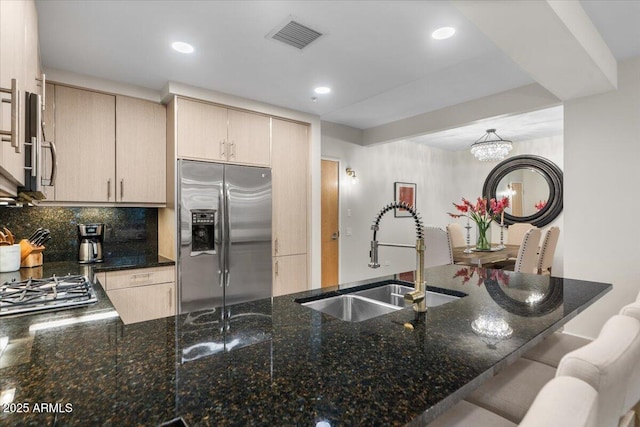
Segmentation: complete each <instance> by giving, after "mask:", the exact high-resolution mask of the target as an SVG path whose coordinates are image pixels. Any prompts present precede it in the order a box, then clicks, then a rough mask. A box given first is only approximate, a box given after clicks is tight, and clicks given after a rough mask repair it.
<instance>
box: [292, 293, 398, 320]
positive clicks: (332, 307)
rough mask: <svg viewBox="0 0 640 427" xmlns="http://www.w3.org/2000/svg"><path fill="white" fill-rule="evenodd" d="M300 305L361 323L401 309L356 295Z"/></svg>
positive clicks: (339, 296)
mask: <svg viewBox="0 0 640 427" xmlns="http://www.w3.org/2000/svg"><path fill="white" fill-rule="evenodd" d="M302 305H304V306H305V307H309V308H312V309H314V310H318V311H321V312H322V313H325V314H328V315H330V316H333V317H336V318H338V319H341V320H346V321H347V322H361V321H363V320H367V319H372V318H374V317H378V316H382V315H383V314H389V313H392V312H394V311H397V310H400V309H401V308H402V307H398V306H395V305H391V304H385V303H382V302H379V301H375V300H371V299H368V298H364V297H361V296H358V295H338V296H335V297H330V298H323V299H320V300H316V301H310V302H305V303H302Z"/></svg>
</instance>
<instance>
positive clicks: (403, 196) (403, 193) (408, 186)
mask: <svg viewBox="0 0 640 427" xmlns="http://www.w3.org/2000/svg"><path fill="white" fill-rule="evenodd" d="M393 200H394V201H396V202H397V203H406V204H407V205H409V206H413V207H414V208H415V206H416V184H414V183H411V182H395V183H394V189H393ZM394 215H395V217H396V218H404V217H410V216H411V214H410V213H409V211H408V210H406V209H401V208H397V209H395V212H394Z"/></svg>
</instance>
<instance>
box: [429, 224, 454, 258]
mask: <svg viewBox="0 0 640 427" xmlns="http://www.w3.org/2000/svg"><path fill="white" fill-rule="evenodd" d="M447 264H453V252H452V251H451V243H450V242H449V235H448V234H447V232H446V231H444V230H443V229H442V228H438V227H425V229H424V266H425V267H426V268H429V267H435V266H438V265H447Z"/></svg>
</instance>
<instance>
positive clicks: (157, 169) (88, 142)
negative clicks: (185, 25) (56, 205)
mask: <svg viewBox="0 0 640 427" xmlns="http://www.w3.org/2000/svg"><path fill="white" fill-rule="evenodd" d="M45 106H46V108H45V114H44V121H45V126H44V134H45V137H46V140H47V141H49V140H53V141H54V142H55V144H56V147H57V152H58V161H57V165H58V166H57V174H56V182H55V184H56V185H55V187H51V186H47V187H45V194H46V197H47V201H53V202H62V203H81V204H83V203H109V204H111V203H115V204H119V203H126V204H128V205H147V204H152V205H158V204H164V203H165V202H166V175H165V174H166V124H165V123H166V109H165V107H164V105H161V104H157V103H154V102H150V101H146V100H142V99H137V98H130V97H127V96H120V95H118V96H116V95H110V94H104V93H98V92H93V91H90V90H84V89H77V88H71V87H67V86H63V85H58V84H56V85H51V84H47V96H46V99H45ZM50 170H51V158H50V156H49V154H48V152H47V153H45V165H44V172H43V173H44V174H45V176H49V174H50Z"/></svg>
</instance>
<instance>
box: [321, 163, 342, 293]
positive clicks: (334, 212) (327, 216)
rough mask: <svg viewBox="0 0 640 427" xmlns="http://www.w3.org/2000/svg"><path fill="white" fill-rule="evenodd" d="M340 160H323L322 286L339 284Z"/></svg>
mask: <svg viewBox="0 0 640 427" xmlns="http://www.w3.org/2000/svg"><path fill="white" fill-rule="evenodd" d="M338 166H339V164H338V162H335V161H332V160H322V166H321V169H322V170H321V182H322V183H321V186H322V190H321V198H322V201H321V211H320V214H321V221H322V227H321V236H322V237H321V246H322V287H323V288H324V287H328V286H335V285H337V284H338V260H339V238H340V231H339V230H340V229H339V222H338V208H339V206H338V200H339V188H340V180H339V178H338Z"/></svg>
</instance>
